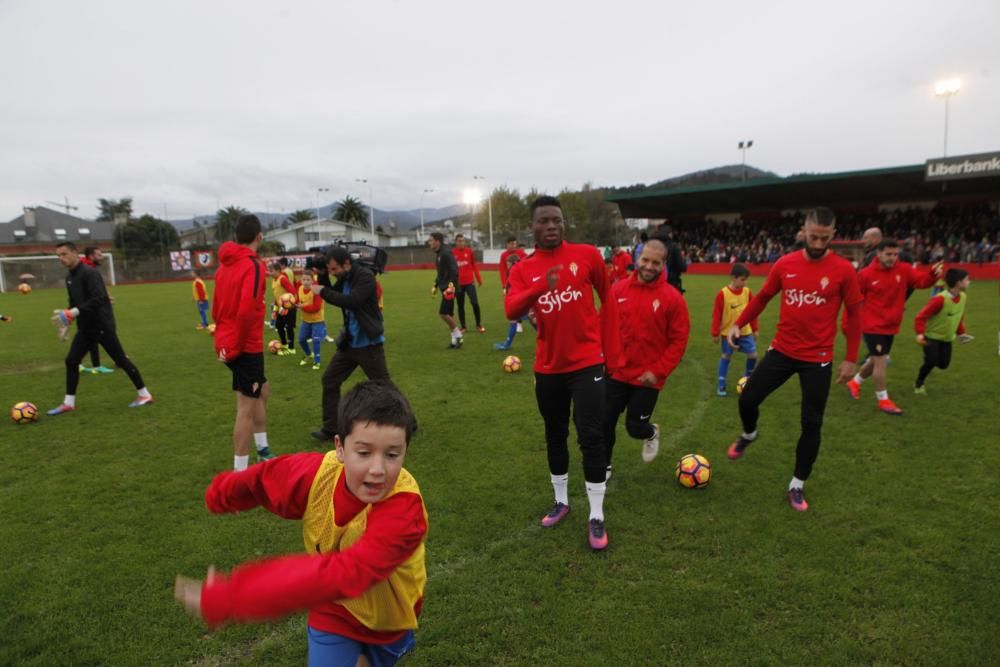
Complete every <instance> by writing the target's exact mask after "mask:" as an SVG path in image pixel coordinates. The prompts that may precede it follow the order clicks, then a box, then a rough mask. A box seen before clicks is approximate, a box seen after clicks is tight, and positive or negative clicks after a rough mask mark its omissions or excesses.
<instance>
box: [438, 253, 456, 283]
mask: <svg viewBox="0 0 1000 667" xmlns="http://www.w3.org/2000/svg"><path fill="white" fill-rule="evenodd" d="M434 262H435V263H436V264H437V276H436V277H435V278H434V286H435V287H437V288H438V289H439V290H442V291H444V290H446V289H448V283H451V284H453V285H454V286H455V287H458V262H456V261H455V255H453V254H452V252H451V250H449V249H448V248H446V247H444V246H441V248H440V249H439V250H438V252H437V256H436V257H435V258H434Z"/></svg>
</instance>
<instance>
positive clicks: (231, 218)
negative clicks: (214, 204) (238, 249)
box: [215, 206, 250, 242]
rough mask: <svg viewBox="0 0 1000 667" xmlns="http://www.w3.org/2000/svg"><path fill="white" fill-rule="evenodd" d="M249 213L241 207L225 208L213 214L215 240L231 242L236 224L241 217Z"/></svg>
mask: <svg viewBox="0 0 1000 667" xmlns="http://www.w3.org/2000/svg"><path fill="white" fill-rule="evenodd" d="M249 212H250V211H248V210H246V209H245V208H243V207H242V206H227V207H226V208H220V209H219V210H218V211H216V212H215V240H216V241H219V242H222V241H232V240H233V234H235V233H236V222H237V221H238V220H239V219H240V216H241V215H246V214H247V213H249Z"/></svg>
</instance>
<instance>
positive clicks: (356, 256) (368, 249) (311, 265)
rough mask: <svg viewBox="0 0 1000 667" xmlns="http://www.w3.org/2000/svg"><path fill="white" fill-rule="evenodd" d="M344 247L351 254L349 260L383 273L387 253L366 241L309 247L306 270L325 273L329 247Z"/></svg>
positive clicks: (376, 272) (377, 272)
mask: <svg viewBox="0 0 1000 667" xmlns="http://www.w3.org/2000/svg"><path fill="white" fill-rule="evenodd" d="M337 246H340V247H341V248H345V249H346V250H347V252H348V253H349V254H350V256H351V262H357V263H359V264H361V265H362V266H365V267H367V268H369V269H371V271H372V272H374V273H375V274H376V275H378V274H379V273H385V265H386V262H387V261H388V259H389V255H388V253H386V251H385V250H383V249H382V248H379V247H378V246H373V245H368V243H367V242H366V241H343V240H340V241H337V242H336V243H331V244H329V245H325V246H320V247H318V248H310V249H309V252H311V253H312V255H311V256H309V257H306V266H305V268H306V269H307V270H311V271H315V272H316V273H317V274H319V275H320V276H325V275H326V255H327V253H328V252H329V251H330V249H331V248H335V247H337Z"/></svg>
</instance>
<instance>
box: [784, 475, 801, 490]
mask: <svg viewBox="0 0 1000 667" xmlns="http://www.w3.org/2000/svg"><path fill="white" fill-rule="evenodd" d="M803 486H805V482H804V481H803V480H801V479H799V478H798V477H792V481H790V482H789V483H788V490H789V491H791V490H792V489H800V490H801V489H802V487H803Z"/></svg>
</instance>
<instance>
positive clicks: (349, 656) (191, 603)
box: [174, 380, 427, 665]
mask: <svg viewBox="0 0 1000 667" xmlns="http://www.w3.org/2000/svg"><path fill="white" fill-rule="evenodd" d="M337 423H338V424H339V425H340V433H339V434H338V435H337V436H336V437H335V438H334V444H335V446H336V449H335V450H333V451H330V452H327V453H326V454H323V453H319V452H315V453H314V452H307V453H301V454H291V455H288V456H279V457H277V458H275V459H271V460H270V461H264V462H263V463H260V464H257V465H253V466H250V467H249V468H247V469H246V470H243V471H240V472H224V473H220V474H219V475H217V476H216V477H215V479H213V480H212V483H211V484H210V485H209V487H208V490H207V491H206V492H205V504H206V505H207V507H208V509H209V511H211V512H214V513H222V512H242V511H245V510H248V509H251V508H253V507H257V506H258V505H260V506H263V507H264V508H266V509H267V510H269V511H271V512H273V513H275V514H277V515H279V516H281V517H283V518H286V519H301V520H302V529H303V530H302V532H303V539H304V542H305V548H306V553H305V554H298V555H287V556H279V557H272V558H267V559H263V560H258V561H254V562H248V563H244V564H242V565H240V566H238V567H236V569H234V570H233V571H232V572H231V573H230V574H229V575H228V576H227V575H223V574H217V573H216V572H215V571H214V570H211V569H210V570H209V571H208V576H207V578H206V579H205V581H204V582H201V581H196V580H192V579H188V578H186V577H182V576H178V577H177V583H176V586H175V589H174V595H175V597H176V598H177V600H178V601H179V602H181V604H183V605H184V607H185V609H186V610H187V611H188V613H190V614H191V615H192V616H195V617H197V618H201V619H203V620H204V621H205V622H206V623H207V624H208V625H209V626H210V627H213V628H215V627H218V626H220V625H222V624H223V623H226V622H230V621H232V622H237V623H251V622H261V621H268V620H274V619H277V618H280V617H282V616H285V615H288V614H292V613H295V612H298V611H303V610H308V611H309V620H308V628H307V630H308V641H309V664H310V665H355V664H359V663H358V660H359V658H360V657H361V656H364V657H365V659H366V660H367V664H372V665H393V664H395V663H396V661H397V660H398V659H399V658H400V657H401V656H402V655H403V654H404V653H406V652H407V651H409V650H410V649H411V648H413V645H414V632H413V631H414V630H415V629H416V627H417V617H418V616H419V615H420V609H421V607H422V606H423V599H424V585H425V583H426V581H427V572H426V569H425V567H424V539H425V537H426V534H427V510H426V508H425V507H424V501H423V497H422V496H421V495H420V488H419V487H418V486H417V482H416V481H415V480H414V479H413V476H412V475H410V473H409V472H407V471H406V470H405V469H404V468H403V459H404V458H405V456H406V449H407V447H408V446H409V442H410V436H411V435H412V434H413V425H414V420H413V412H412V411H411V409H410V404H409V401H407V400H406V397H405V396H403V394H402V393H401V392H400V391H399V390H398V389H397V388H396V387H395V386H394V385H393V384H391V383H389V382H382V381H377V380H368V381H365V382H361V383H359V384H357V385H355V386H354V388H353V389H351V390H350V391H349V392H347V395H345V396H344V399H343V401H341V404H340V418H339V419H338V422H337ZM360 664H366V663H360Z"/></svg>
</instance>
